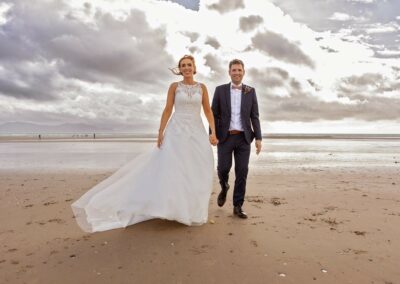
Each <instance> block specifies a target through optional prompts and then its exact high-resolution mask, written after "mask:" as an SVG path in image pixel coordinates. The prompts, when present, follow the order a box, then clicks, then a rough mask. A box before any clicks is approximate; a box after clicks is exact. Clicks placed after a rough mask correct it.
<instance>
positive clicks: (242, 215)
mask: <svg viewBox="0 0 400 284" xmlns="http://www.w3.org/2000/svg"><path fill="white" fill-rule="evenodd" d="M233 215H236V216H238V217H239V218H242V219H247V214H246V213H245V212H244V211H243V210H242V206H235V207H233Z"/></svg>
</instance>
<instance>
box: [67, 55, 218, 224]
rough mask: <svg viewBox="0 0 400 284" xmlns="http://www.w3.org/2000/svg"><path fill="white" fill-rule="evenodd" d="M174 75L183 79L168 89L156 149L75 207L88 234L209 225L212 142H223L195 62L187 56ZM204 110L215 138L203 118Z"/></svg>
mask: <svg viewBox="0 0 400 284" xmlns="http://www.w3.org/2000/svg"><path fill="white" fill-rule="evenodd" d="M171 70H172V71H173V73H174V74H175V75H179V76H182V77H183V78H182V80H181V81H179V82H174V83H172V84H171V85H170V87H169V90H168V95H167V101H166V105H165V108H164V112H163V114H162V117H161V122H160V129H159V133H158V138H157V148H154V149H152V150H151V151H149V152H146V153H144V154H142V155H140V156H138V157H137V158H136V159H134V160H132V161H131V162H129V163H128V164H126V165H125V166H123V167H122V168H121V169H119V170H118V171H117V172H115V173H114V174H113V175H111V176H110V177H109V178H107V179H105V180H103V181H102V182H101V183H99V184H97V185H96V186H94V187H93V188H92V189H90V190H89V191H88V192H86V193H85V194H84V195H83V196H82V197H81V198H80V199H78V200H77V201H76V202H74V203H73V204H72V209H73V212H74V214H75V217H76V221H77V222H78V224H79V225H80V227H81V228H82V229H83V230H84V231H87V232H96V231H105V230H110V229H115V228H121V227H126V226H129V225H132V224H136V223H138V222H142V221H145V220H149V219H154V218H161V219H167V220H174V221H177V222H180V223H183V224H186V225H189V226H190V225H201V224H204V223H206V222H207V220H208V204H209V200H210V195H211V191H212V184H213V171H214V157H213V152H212V149H211V146H210V143H211V144H212V145H216V144H217V143H218V140H217V138H216V133H215V125H214V116H213V113H212V110H211V107H210V103H209V98H208V92H207V88H206V86H205V85H204V84H202V83H199V82H196V81H195V80H194V78H193V77H194V74H196V64H195V60H194V58H193V57H192V56H190V55H185V56H183V57H182V58H181V59H180V60H179V62H178V66H177V67H176V68H173V69H171ZM202 108H203V111H204V114H205V116H206V118H207V120H208V123H209V127H210V129H211V130H210V135H208V134H207V132H206V130H205V128H204V125H203V122H202V119H201V109H202ZM173 109H174V112H172V111H173Z"/></svg>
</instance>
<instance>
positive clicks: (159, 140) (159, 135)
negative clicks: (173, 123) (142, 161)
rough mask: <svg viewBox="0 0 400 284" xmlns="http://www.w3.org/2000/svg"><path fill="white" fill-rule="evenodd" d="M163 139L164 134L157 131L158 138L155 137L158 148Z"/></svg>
mask: <svg viewBox="0 0 400 284" xmlns="http://www.w3.org/2000/svg"><path fill="white" fill-rule="evenodd" d="M163 140H164V134H162V133H159V134H158V138H157V147H158V148H161V145H162V143H163Z"/></svg>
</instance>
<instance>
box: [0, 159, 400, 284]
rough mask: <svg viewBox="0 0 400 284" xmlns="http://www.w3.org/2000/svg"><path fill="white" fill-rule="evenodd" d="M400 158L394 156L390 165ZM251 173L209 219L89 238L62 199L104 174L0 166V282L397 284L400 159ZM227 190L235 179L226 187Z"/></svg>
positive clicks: (69, 199) (141, 226) (68, 201)
mask: <svg viewBox="0 0 400 284" xmlns="http://www.w3.org/2000/svg"><path fill="white" fill-rule="evenodd" d="M396 161H397V160H396ZM396 161H393V162H391V164H390V165H389V166H388V167H373V166H371V167H326V168H324V167H293V168H280V167H274V168H271V169H268V168H266V169H262V170H260V169H259V170H253V171H252V170H251V172H250V176H249V179H248V189H247V200H246V203H245V205H244V209H245V211H246V212H247V213H248V214H249V216H250V217H249V219H247V220H241V219H238V218H235V217H233V216H232V202H231V197H232V191H230V192H229V195H228V200H227V203H226V204H225V206H224V207H223V208H219V207H218V206H217V204H216V195H217V194H218V191H219V188H218V186H217V182H216V179H215V183H214V192H213V195H212V196H211V200H210V209H209V223H207V224H204V225H203V226H200V227H187V226H185V225H181V224H179V223H176V222H171V221H165V220H151V221H147V222H143V223H140V224H137V225H134V226H130V227H128V228H125V229H117V230H111V231H107V232H101V233H95V234H87V233H84V232H82V231H81V230H80V229H79V227H78V226H77V224H76V223H75V220H74V218H73V215H72V211H71V208H70V205H71V203H72V202H73V201H74V200H76V199H77V198H79V197H80V196H81V195H82V194H83V193H84V192H86V191H87V190H88V189H90V188H91V187H92V186H94V185H95V184H97V183H98V182H99V181H101V180H102V179H105V178H106V177H107V176H109V175H110V174H111V173H112V171H110V170H97V171H95V170H79V171H72V170H63V171H60V170H57V171H47V172H45V171H40V172H33V171H21V170H14V169H11V170H5V169H2V170H1V171H0V204H1V207H0V220H1V221H0V224H1V227H0V241H1V254H0V255H1V256H0V283H324V284H325V283H335V284H336V283H383V284H388V283H393V284H394V283H400V270H399V263H400V239H399V236H400V164H399V163H395V162H396ZM230 183H231V185H232V181H231V182H230Z"/></svg>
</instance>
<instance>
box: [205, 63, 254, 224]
mask: <svg viewBox="0 0 400 284" xmlns="http://www.w3.org/2000/svg"><path fill="white" fill-rule="evenodd" d="M244 74H245V70H244V63H243V61H242V60H239V59H234V60H232V61H231V62H230V63H229V75H230V77H231V82H230V83H228V84H225V85H221V86H218V87H217V88H216V89H215V93H214V98H213V101H212V110H213V113H214V120H215V125H216V133H217V138H218V140H219V143H218V178H219V183H220V185H221V192H220V193H219V195H218V199H217V202H218V206H220V207H222V206H224V204H225V201H226V195H227V193H228V190H229V187H230V186H229V184H228V180H229V171H230V170H231V167H232V155H233V157H234V158H235V186H234V190H233V214H234V215H235V216H238V217H240V218H243V219H246V218H247V214H246V213H245V212H244V211H243V209H242V206H243V203H244V197H245V193H246V180H247V173H248V171H249V159H250V149H251V146H250V145H251V142H252V141H253V139H254V138H256V142H255V146H256V153H257V155H258V154H259V153H260V151H261V140H262V136H261V126H260V120H259V114H258V103H257V96H256V90H255V89H254V88H253V87H250V86H248V85H245V84H243V83H242V80H243V77H244Z"/></svg>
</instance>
